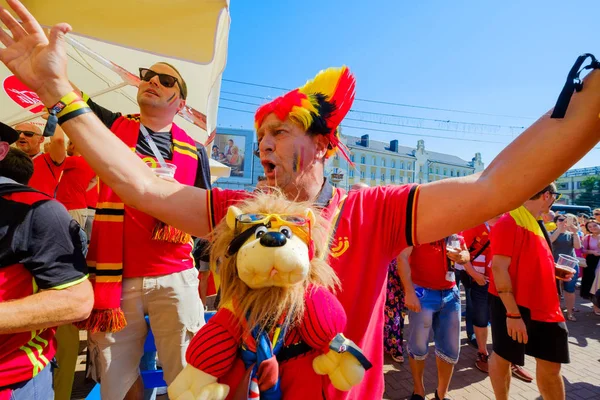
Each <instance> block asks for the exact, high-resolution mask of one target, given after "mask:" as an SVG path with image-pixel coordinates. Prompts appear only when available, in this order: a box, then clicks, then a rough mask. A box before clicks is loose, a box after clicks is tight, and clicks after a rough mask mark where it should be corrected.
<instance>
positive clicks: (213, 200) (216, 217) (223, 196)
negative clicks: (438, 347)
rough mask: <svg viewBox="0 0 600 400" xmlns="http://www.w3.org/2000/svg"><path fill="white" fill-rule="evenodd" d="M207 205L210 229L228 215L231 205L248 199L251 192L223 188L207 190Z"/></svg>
mask: <svg viewBox="0 0 600 400" xmlns="http://www.w3.org/2000/svg"><path fill="white" fill-rule="evenodd" d="M206 196H207V197H206V206H207V207H208V210H207V211H208V216H209V218H208V220H209V225H210V230H211V231H212V230H213V229H214V227H215V226H217V224H218V223H219V222H221V220H222V219H223V218H225V216H226V215H227V209H228V208H229V206H231V205H233V204H235V203H238V202H240V201H242V200H245V199H247V198H248V197H250V196H251V193H249V192H246V191H244V190H227V189H225V190H223V189H219V188H214V189H211V190H207V191H206Z"/></svg>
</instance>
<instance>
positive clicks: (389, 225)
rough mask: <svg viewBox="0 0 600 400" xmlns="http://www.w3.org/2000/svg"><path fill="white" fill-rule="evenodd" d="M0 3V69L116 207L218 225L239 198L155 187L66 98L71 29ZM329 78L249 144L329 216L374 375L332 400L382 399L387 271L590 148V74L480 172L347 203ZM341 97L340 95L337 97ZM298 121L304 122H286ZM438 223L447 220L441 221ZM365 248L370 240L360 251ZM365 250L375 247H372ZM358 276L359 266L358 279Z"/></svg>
mask: <svg viewBox="0 0 600 400" xmlns="http://www.w3.org/2000/svg"><path fill="white" fill-rule="evenodd" d="M8 2H9V4H10V6H11V7H12V8H13V9H14V10H15V12H16V13H17V14H18V16H19V18H20V19H21V20H22V21H23V25H21V24H19V23H18V22H17V21H16V20H15V19H14V18H12V17H11V16H10V15H9V14H8V13H7V12H6V11H2V13H1V14H0V17H1V19H2V21H3V22H4V23H5V25H6V26H7V27H8V28H9V29H10V30H11V32H12V36H10V35H8V34H6V33H4V32H0V41H2V42H3V43H4V44H5V46H7V48H6V49H3V50H0V60H2V62H3V63H4V64H6V65H7V66H8V67H9V68H10V69H11V71H12V72H13V73H15V75H16V76H17V77H18V78H19V79H20V80H21V81H23V82H24V83H25V84H27V85H28V86H29V87H31V88H32V89H33V90H35V91H36V92H37V93H38V95H39V96H40V98H41V99H42V101H43V102H44V104H46V106H48V107H50V108H52V109H53V110H56V112H60V111H59V110H60V109H62V108H63V107H62V106H61V105H60V104H61V103H60V100H61V99H64V101H65V102H64V103H62V104H63V105H65V104H67V103H68V106H67V107H70V108H69V109H68V110H67V109H66V108H65V109H66V112H65V113H63V114H60V115H59V117H61V118H62V119H61V122H62V123H61V126H62V127H63V129H64V130H65V132H66V133H67V134H68V135H69V137H70V138H71V139H72V140H73V141H74V143H75V144H76V146H77V147H78V149H79V151H80V152H81V154H82V155H83V156H84V157H85V158H86V160H87V161H88V162H89V164H90V166H91V167H92V168H93V169H94V170H95V171H96V172H97V173H98V175H99V177H100V179H102V180H103V181H104V182H106V183H107V184H108V185H109V186H111V187H112V188H113V190H114V191H115V193H117V194H118V195H119V196H120V197H121V199H122V200H123V202H124V203H126V204H129V205H131V206H133V207H135V208H137V209H139V210H141V211H143V212H145V213H147V214H150V215H152V216H154V217H155V218H157V219H160V220H161V221H163V222H165V223H166V224H169V225H171V226H173V227H176V228H178V229H181V230H184V231H186V232H189V233H190V234H193V235H195V236H198V237H202V236H205V235H206V234H207V233H208V232H209V230H210V228H211V226H212V224H213V223H214V222H218V217H222V216H223V209H225V208H226V206H227V205H228V204H230V203H231V202H233V201H236V200H237V199H239V198H242V197H244V196H245V195H244V194H241V193H239V192H234V191H225V190H218V189H213V190H212V191H209V192H207V191H206V190H203V189H199V188H194V187H191V186H185V185H181V184H178V183H177V182H169V181H166V180H164V179H160V178H157V177H156V176H155V175H154V174H153V173H152V171H151V170H150V169H149V168H147V167H146V166H145V165H144V163H143V162H142V161H141V160H140V159H139V158H138V157H136V156H135V155H133V154H132V153H131V151H130V149H128V148H127V147H126V146H125V145H124V144H123V143H122V142H121V141H119V140H118V139H117V138H116V137H115V136H114V135H112V134H111V133H110V132H109V131H108V130H107V129H106V128H105V127H104V126H103V124H102V123H101V122H100V121H99V120H98V119H97V118H96V117H95V116H93V115H91V113H89V112H86V111H87V110H89V109H87V110H86V108H85V105H84V103H83V102H81V101H80V100H78V99H75V100H72V99H70V97H65V96H66V95H68V94H70V93H71V92H72V91H73V87H72V86H71V85H70V84H69V82H68V79H67V73H66V53H65V48H64V42H63V39H62V36H63V35H64V34H65V33H66V32H68V31H69V29H70V27H69V26H68V25H66V24H59V25H57V26H55V27H54V28H53V30H52V31H51V33H50V35H49V38H48V37H46V35H45V34H44V32H43V31H42V29H41V27H40V26H39V24H38V23H37V21H36V20H35V19H34V18H33V17H32V16H31V15H30V14H29V13H28V12H27V10H26V9H25V8H24V7H23V6H22V5H21V4H20V3H19V2H18V1H16V0H9V1H8ZM340 72H342V76H345V74H346V71H345V70H343V69H342V70H336V71H335V72H334V73H335V74H338V75H336V76H337V80H336V81H335V82H332V85H330V86H328V89H325V90H321V89H322V87H323V85H321V88H320V89H319V90H313V87H312V86H311V85H306V86H305V87H303V88H302V89H303V92H302V93H303V95H301V94H300V93H298V92H297V91H294V92H296V93H289V94H287V95H286V96H283V97H285V98H286V100H290V101H291V102H292V107H291V110H290V109H287V110H286V108H285V106H286V104H287V105H289V103H288V102H286V101H283V99H276V100H275V101H274V102H276V103H277V104H271V107H272V109H273V112H272V113H269V114H267V115H262V116H261V117H262V118H257V123H258V126H257V128H258V132H257V135H258V141H259V153H260V158H261V162H262V164H263V166H264V167H265V170H266V173H267V180H268V184H269V185H272V186H278V187H279V188H280V189H281V190H282V191H283V192H284V193H285V194H286V196H288V197H290V198H297V199H298V200H310V201H316V202H318V203H320V204H323V205H324V213H326V214H325V216H326V217H328V218H329V219H330V220H331V219H334V217H337V219H336V220H335V225H334V226H337V229H336V231H335V232H334V234H333V246H332V254H331V257H330V259H329V262H330V263H331V264H332V266H333V268H334V269H335V270H336V272H338V274H339V277H340V280H341V281H342V291H341V293H340V296H339V298H340V301H341V303H342V305H343V306H344V308H345V310H346V313H347V314H348V315H350V316H351V317H350V319H349V321H348V327H347V331H346V332H344V333H345V334H346V335H347V336H348V337H351V338H352V339H353V340H354V341H355V342H356V343H357V344H358V345H359V346H361V347H362V348H363V349H364V350H365V353H366V354H367V356H368V357H369V358H370V360H371V361H372V362H373V364H374V368H372V369H371V370H369V371H368V372H367V373H366V374H365V378H364V380H363V383H362V384H361V385H358V386H357V387H356V388H354V389H353V390H352V391H351V392H349V393H348V394H341V393H337V394H334V395H332V396H331V398H343V397H345V396H347V397H349V398H374V397H381V396H382V395H383V375H382V373H381V372H382V371H381V370H382V367H381V364H382V363H383V357H382V354H383V338H382V332H383V315H382V313H373V310H378V309H383V304H384V303H383V300H384V289H385V279H386V273H387V266H388V264H389V261H390V260H391V259H393V258H394V257H396V256H397V255H398V254H399V253H400V252H401V251H402V249H403V248H405V247H406V246H409V245H412V244H415V243H419V242H421V243H428V242H432V241H435V240H437V239H440V238H442V237H445V236H448V235H450V234H452V233H455V232H459V231H462V230H463V229H466V228H470V227H472V226H475V225H477V224H479V223H482V222H483V221H485V220H487V219H489V218H491V217H493V216H495V215H498V214H500V213H502V212H504V211H506V210H507V209H511V208H514V207H517V206H518V205H520V204H521V203H522V202H523V201H525V200H526V199H528V198H529V197H530V196H531V195H532V194H534V193H536V191H538V190H539V189H541V188H542V187H543V186H544V185H545V184H546V183H547V182H548V181H551V180H552V179H554V178H556V177H557V176H559V175H561V174H562V173H563V172H564V171H566V170H567V169H568V168H569V167H570V166H571V165H572V164H574V163H575V162H576V161H577V160H578V159H579V158H580V157H582V156H583V155H584V154H585V153H587V152H588V151H589V150H590V149H591V148H592V147H593V146H594V145H595V144H596V143H597V142H598V140H600V120H599V119H598V111H600V72H598V71H592V72H591V73H590V74H589V76H588V77H587V78H586V79H585V80H584V87H583V89H582V90H581V91H579V92H577V93H575V94H574V95H573V98H572V99H571V102H570V105H569V108H568V110H567V113H566V115H565V117H564V118H562V119H551V118H550V117H549V116H544V117H543V118H541V119H540V120H539V121H538V122H536V123H535V124H534V125H533V126H532V127H530V128H529V129H528V130H527V131H525V132H524V133H523V134H522V135H521V136H520V137H519V138H517V139H516V140H515V141H514V142H513V143H512V144H511V145H510V146H509V147H508V148H507V149H505V150H504V151H503V152H502V153H501V154H500V155H499V156H498V157H497V158H496V160H494V161H493V162H492V163H491V164H490V166H489V167H488V168H487V169H486V170H485V171H484V172H483V173H480V174H475V175H471V176H467V177H461V178H457V179H448V180H444V181H438V182H435V183H430V184H425V185H422V186H420V187H418V186H408V185H407V186H390V187H378V188H371V189H364V190H361V191H350V192H349V193H348V195H347V197H346V196H345V194H344V193H343V191H341V190H337V189H335V188H332V187H331V185H330V184H329V183H328V182H327V181H326V180H324V162H325V159H326V158H327V157H328V156H330V155H331V154H332V152H334V151H335V150H336V149H337V148H338V142H337V140H336V137H337V133H338V130H337V128H338V126H339V122H340V121H341V119H340V115H336V110H344V112H343V113H340V114H345V112H347V111H348V109H349V103H351V98H352V96H349V97H344V98H339V99H338V98H336V97H335V96H332V94H334V95H335V94H336V93H337V90H336V87H337V85H336V84H335V83H336V82H337V83H339V82H340V79H341V78H340ZM352 89H353V86H352ZM325 92H327V93H325ZM351 92H352V93H353V90H346V91H345V94H349V93H351ZM306 93H308V95H307V94H306ZM296 95H298V96H297V97H296ZM348 102H349V103H348ZM315 104H317V105H318V107H319V109H316V108H315ZM55 106H56V107H55ZM303 110H304V111H303ZM305 111H306V112H305ZM311 111H312V112H313V114H311ZM315 111H316V112H315ZM298 113H301V114H303V115H306V116H307V118H306V119H305V120H300V119H297V118H290V115H293V114H298ZM341 116H343V115H341ZM257 117H258V115H257ZM307 122H310V124H308V126H306V125H307V124H306V123H307ZM313 123H314V124H315V125H314V126H313ZM542 151H543V152H544V154H547V155H549V156H550V157H552V158H553V162H552V163H551V164H547V165H540V164H539V163H532V162H531V157H532V155H535V154H536V153H541V152H542ZM515 182H519V185H515ZM440 199H444V201H440ZM214 200H217V201H214ZM338 210H339V212H338ZM384 210H385V211H384ZM433 210H435V211H436V212H435V213H434V212H433ZM440 213H443V214H444V215H451V216H452V217H450V218H445V219H443V220H440V219H439V218H438V217H437V215H439V214H440ZM417 221H418V223H416V222H417ZM353 235H354V236H353ZM365 237H368V238H370V240H369V241H364V238H365ZM361 238H363V240H361ZM373 243H376V244H377V248H373V247H372V246H373ZM374 255H376V258H375V259H374V258H373V257H374ZM365 265H369V266H370V268H369V270H368V271H366V268H364V266H365ZM359 290H360V293H369V296H368V298H367V299H365V298H362V297H361V298H360V299H358V298H357V297H356V296H355V293H357V292H358V291H359ZM380 314H381V315H380ZM375 366H378V367H375ZM327 390H330V389H327ZM361 396H362V397H361Z"/></svg>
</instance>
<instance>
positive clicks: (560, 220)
mask: <svg viewBox="0 0 600 400" xmlns="http://www.w3.org/2000/svg"><path fill="white" fill-rule="evenodd" d="M557 221H558V222H564V221H566V219H564V218H559V219H557Z"/></svg>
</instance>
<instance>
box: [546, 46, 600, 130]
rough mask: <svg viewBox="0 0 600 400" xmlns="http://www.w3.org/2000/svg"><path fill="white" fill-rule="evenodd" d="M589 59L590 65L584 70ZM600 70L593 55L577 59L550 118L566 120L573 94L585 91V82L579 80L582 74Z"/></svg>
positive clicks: (581, 56)
mask: <svg viewBox="0 0 600 400" xmlns="http://www.w3.org/2000/svg"><path fill="white" fill-rule="evenodd" d="M588 58H590V59H591V61H590V64H589V65H586V66H585V67H583V68H582V65H583V63H584V62H585V61H586V60H587V59H588ZM598 68H600V63H599V62H598V60H596V57H594V56H593V55H592V54H590V53H585V54H582V55H580V56H579V57H577V60H576V61H575V64H573V67H571V70H570V71H569V75H567V82H565V86H563V89H562V91H561V92H560V95H559V96H558V100H557V101H556V105H555V106H554V110H553V111H552V115H551V116H550V118H564V116H565V114H566V112H567V108H569V102H570V101H571V97H572V96H573V92H580V91H581V89H583V82H582V81H581V79H580V78H579V75H580V74H581V72H582V71H584V70H586V69H598Z"/></svg>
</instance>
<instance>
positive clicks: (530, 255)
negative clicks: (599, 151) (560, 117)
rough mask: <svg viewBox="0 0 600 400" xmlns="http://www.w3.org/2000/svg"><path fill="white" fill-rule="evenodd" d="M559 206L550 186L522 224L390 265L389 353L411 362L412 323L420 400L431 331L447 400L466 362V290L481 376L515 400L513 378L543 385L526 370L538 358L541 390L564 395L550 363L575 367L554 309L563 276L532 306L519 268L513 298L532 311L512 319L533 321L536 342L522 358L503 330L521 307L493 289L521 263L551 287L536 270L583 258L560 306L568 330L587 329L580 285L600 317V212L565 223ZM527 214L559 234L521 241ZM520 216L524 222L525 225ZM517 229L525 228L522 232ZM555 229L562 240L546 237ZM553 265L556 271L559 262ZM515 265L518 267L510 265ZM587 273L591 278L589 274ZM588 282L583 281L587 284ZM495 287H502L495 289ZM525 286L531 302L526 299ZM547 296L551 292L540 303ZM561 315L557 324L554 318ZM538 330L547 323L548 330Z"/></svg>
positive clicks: (539, 229)
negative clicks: (582, 325)
mask: <svg viewBox="0 0 600 400" xmlns="http://www.w3.org/2000/svg"><path fill="white" fill-rule="evenodd" d="M356 188H357V189H359V188H360V187H359V186H357V187H356ZM559 197H560V194H559V193H557V192H556V186H554V185H549V186H548V187H547V188H546V189H544V191H542V192H540V193H538V194H537V195H536V196H534V197H533V198H532V199H530V200H529V201H527V202H526V203H525V204H524V206H523V207H522V208H521V209H519V210H520V215H519V214H517V212H516V211H512V212H510V213H508V214H504V215H500V216H497V217H494V218H492V219H490V220H488V221H486V222H485V223H484V224H481V225H479V226H477V227H475V228H472V229H469V230H466V231H463V232H461V233H459V234H458V235H455V236H449V237H447V238H446V239H445V240H441V241H439V242H437V243H430V244H426V245H420V246H417V247H413V248H407V249H406V250H405V251H404V252H403V253H402V254H401V255H400V257H399V258H398V260H397V262H396V261H394V262H392V263H391V264H390V270H389V276H388V289H387V297H386V308H385V317H386V321H385V327H384V331H385V336H384V343H385V349H386V351H387V352H388V353H389V354H390V356H391V357H392V359H393V360H394V361H396V362H399V363H402V362H404V357H403V353H404V352H403V348H404V347H403V336H404V335H403V327H404V323H405V321H404V318H405V315H406V314H408V316H409V322H410V330H409V333H408V338H407V341H406V350H407V351H406V352H407V354H408V355H409V357H410V369H411V371H412V373H413V379H414V392H413V393H414V394H413V396H412V399H413V400H419V399H422V398H424V393H425V388H424V386H423V364H422V361H423V360H424V359H425V357H426V356H427V353H428V352H427V345H428V341H429V330H430V329H432V330H433V337H434V342H435V354H436V358H437V359H438V360H437V367H438V377H439V382H438V386H437V389H436V393H437V396H439V393H442V394H443V393H446V391H447V390H448V385H449V383H450V377H451V375H452V365H454V364H456V362H457V361H458V352H459V340H458V337H459V336H460V319H461V306H460V304H461V300H460V296H459V291H458V289H459V285H460V284H461V283H462V285H463V287H464V293H465V303H466V307H465V311H464V312H462V315H463V316H464V317H465V320H466V325H467V339H468V342H469V343H470V344H471V345H472V346H474V347H475V348H477V358H476V359H475V362H474V365H475V367H476V368H477V369H479V370H480V371H482V372H484V373H490V377H491V379H492V383H493V384H494V389H495V393H496V396H497V397H498V398H506V396H507V394H508V382H509V381H508V380H507V377H508V376H509V375H508V374H507V371H510V373H511V374H512V375H513V376H515V377H517V378H519V379H521V380H523V381H525V382H532V381H533V376H531V374H529V372H527V371H526V370H525V369H523V368H522V366H523V363H524V358H523V354H522V353H523V352H525V353H526V354H530V355H532V356H534V357H536V358H537V359H538V367H539V366H540V365H541V368H542V375H538V385H546V384H548V387H546V388H543V387H540V392H542V393H544V392H546V393H547V392H548V391H552V390H558V389H560V385H559V386H558V387H557V386H555V385H556V382H558V381H559V380H560V379H561V378H560V376H558V375H557V373H556V371H557V366H556V365H553V364H548V363H545V361H549V362H550V363H554V364H560V363H565V362H568V350H567V333H566V332H567V331H566V325H565V324H564V323H563V322H564V321H565V318H563V317H562V316H561V315H558V314H557V313H556V311H557V304H558V303H556V302H555V301H554V300H549V298H550V297H552V296H553V295H554V294H553V280H552V277H553V275H550V274H545V275H544V278H548V279H546V280H545V281H544V285H542V284H541V281H538V282H536V283H535V287H536V292H535V293H532V294H531V296H532V298H527V297H524V295H523V294H522V292H523V291H528V289H527V286H526V285H527V284H528V283H527V282H528V281H527V278H525V277H521V278H519V276H518V275H516V271H515V269H514V267H513V271H512V273H511V274H509V277H510V288H511V291H512V292H513V293H515V296H521V297H522V301H518V300H517V303H516V304H517V305H518V306H519V308H518V310H517V309H516V308H513V309H514V312H512V310H511V313H512V314H514V315H515V316H517V317H519V318H523V321H524V322H525V325H526V330H525V332H523V330H522V328H523V327H521V334H522V335H525V334H526V335H527V339H525V336H523V337H522V338H520V339H519V338H518V337H517V341H520V342H522V343H525V344H527V343H528V342H531V343H532V344H530V345H527V346H525V347H524V348H520V349H519V348H517V349H515V347H516V343H515V342H514V340H513V338H512V337H511V338H506V333H505V332H506V330H507V329H508V327H507V326H506V325H507V324H506V323H505V322H504V321H503V316H504V315H507V311H506V310H507V309H508V308H507V306H506V304H507V302H508V303H512V302H513V301H514V300H511V299H508V300H506V299H505V300H506V301H504V300H501V298H502V296H500V293H502V292H499V291H498V289H497V287H495V286H493V277H494V276H500V277H502V279H504V281H503V282H502V284H503V285H504V286H505V287H506V286H507V283H508V281H507V280H506V278H507V277H506V270H507V268H510V266H511V263H512V258H514V257H516V258H517V260H518V261H517V262H518V263H520V264H522V265H523V266H524V267H522V269H525V266H527V268H528V270H527V271H528V273H530V274H531V275H532V276H533V277H536V278H541V274H537V273H532V270H534V271H536V269H537V268H540V267H544V266H543V265H539V264H542V263H543V262H545V263H546V266H545V267H546V268H547V269H548V270H551V268H552V267H553V265H554V263H557V262H558V261H559V256H560V255H568V256H571V257H578V264H577V265H575V270H574V271H573V278H572V279H558V278H556V279H555V282H556V289H557V292H556V294H555V295H554V297H555V298H557V299H558V300H557V301H558V302H559V303H560V300H561V299H563V298H564V306H562V307H560V309H562V310H563V311H564V314H565V317H566V320H567V321H570V322H575V321H577V319H576V318H575V316H574V313H575V312H578V311H579V310H578V309H576V308H575V289H576V286H577V285H578V284H580V295H581V297H582V298H583V299H586V300H592V301H593V304H594V305H593V307H594V313H595V314H596V315H600V313H598V312H597V311H598V308H597V304H598V299H599V298H598V296H600V291H598V289H599V287H598V285H599V284H600V276H598V275H599V274H598V272H599V269H598V260H599V258H598V255H597V253H598V250H597V240H598V235H599V233H600V232H599V231H598V228H599V227H600V209H595V210H594V215H593V218H592V217H590V216H588V215H586V214H580V215H579V216H575V215H573V214H568V213H566V214H565V213H562V214H555V213H554V212H552V211H550V209H549V207H550V206H551V205H552V203H553V202H554V201H555V200H556V199H558V198H559ZM524 210H527V212H525V211H524ZM523 214H524V215H525V216H529V215H528V214H531V215H532V216H533V217H535V219H536V220H540V222H542V221H544V220H547V221H552V222H553V224H552V225H549V223H544V224H541V223H539V224H537V225H534V224H530V225H529V226H528V227H527V229H528V230H529V231H528V232H526V233H524V232H519V230H516V228H517V227H516V226H514V225H515V224H516V225H518V227H521V228H523V227H524V224H523V223H522V222H523V220H522V218H523ZM515 216H517V217H521V219H518V220H515ZM511 219H512V220H513V221H518V222H513V221H511ZM497 224H498V226H496V225H497ZM511 225H512V226H511ZM546 226H548V227H549V228H550V229H552V230H551V231H550V232H548V231H545V229H546ZM532 232H533V233H534V234H536V235H537V238H536V240H533V241H525V239H526V238H527V236H531V233H532ZM517 234H518V235H517ZM542 237H543V241H542ZM457 240H458V241H457ZM453 241H455V243H453ZM515 241H519V242H522V244H521V247H520V248H516V246H515ZM496 242H500V245H496ZM582 243H584V245H582ZM501 246H502V247H501ZM457 249H458V250H459V252H458V253H457ZM550 256H552V258H551V259H552V261H553V262H550V260H551V259H550ZM506 257H510V258H509V259H508V260H507V259H506ZM518 265H519V264H517V266H518ZM579 266H581V268H582V269H583V270H584V271H586V272H583V274H580V269H579ZM427 267H429V268H427ZM508 270H509V271H510V269H508ZM434 271H435V273H434ZM536 272H537V271H536ZM521 273H523V272H521ZM523 274H525V273H523ZM582 275H583V276H582ZM580 277H582V279H581V281H580V280H579V278H580ZM586 277H587V279H586ZM513 279H514V280H513ZM490 280H492V286H491V287H490ZM529 282H531V278H529ZM531 283H532V284H533V282H531ZM519 286H520V288H521V289H520V291H521V293H520V294H516V293H517V291H518V290H519V289H518V287H519ZM538 289H539V290H545V292H544V293H543V294H542V295H540V293H539V290H538ZM523 297H524V298H523ZM526 302H529V303H530V304H531V305H532V306H531V307H523V305H524V304H525V303H526ZM543 307H548V310H547V315H545V316H544V315H540V314H538V316H539V318H537V319H535V318H534V319H532V311H531V308H534V309H541V308H543ZM560 309H559V310H560ZM552 310H553V314H552V315H551V313H549V312H550V311H552ZM519 318H517V319H519ZM532 321H533V323H532ZM538 322H544V323H543V324H538ZM490 325H491V327H492V338H493V350H494V353H495V354H496V355H495V357H494V362H490V361H489V359H490V355H489V352H488V348H487V342H488V329H489V328H488V327H489V326H490ZM549 338H551V339H549ZM550 340H552V341H550ZM534 344H535V346H536V347H534ZM560 354H562V358H561V356H560ZM540 360H541V361H542V362H540ZM549 366H551V367H553V368H554V381H555V382H554V384H553V383H552V380H550V379H549V380H547V381H546V380H544V379H540V376H541V377H543V376H551V375H552V374H550V373H549V370H550V372H552V368H550V369H549V368H548V367H549ZM544 374H546V375H544ZM559 392H560V390H559ZM440 398H442V397H440Z"/></svg>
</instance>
